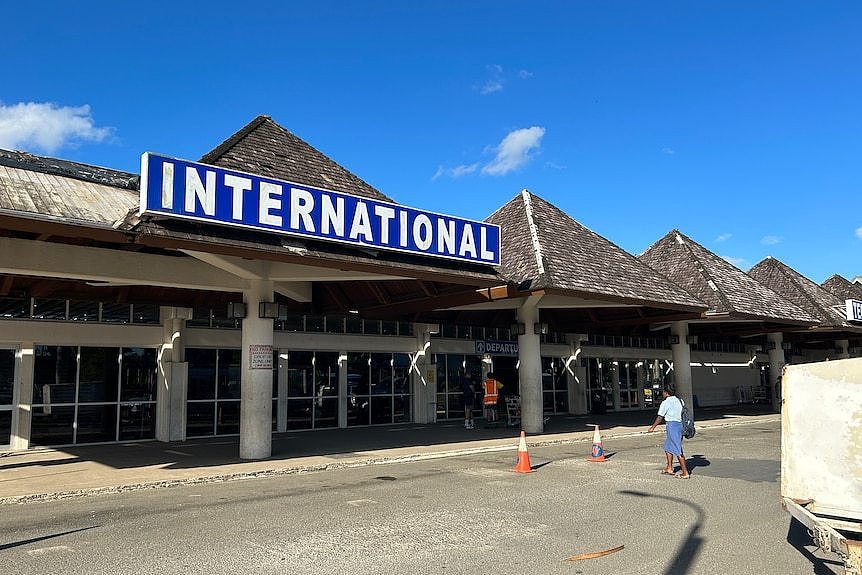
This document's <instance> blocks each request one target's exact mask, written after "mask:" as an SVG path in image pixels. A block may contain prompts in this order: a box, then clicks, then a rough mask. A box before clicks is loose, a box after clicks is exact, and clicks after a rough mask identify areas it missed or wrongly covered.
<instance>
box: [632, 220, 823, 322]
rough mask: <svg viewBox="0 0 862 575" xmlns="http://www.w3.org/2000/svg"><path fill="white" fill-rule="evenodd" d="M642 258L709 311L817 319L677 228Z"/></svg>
mask: <svg viewBox="0 0 862 575" xmlns="http://www.w3.org/2000/svg"><path fill="white" fill-rule="evenodd" d="M638 257H639V259H640V260H641V261H642V262H644V263H645V264H647V265H649V266H650V267H651V268H653V269H655V270H658V271H659V272H661V273H662V274H664V275H665V276H666V277H667V278H669V279H670V280H671V281H673V282H674V283H675V284H677V285H679V286H681V287H683V288H685V290H686V291H687V292H689V293H690V294H692V295H693V296H695V297H697V298H699V299H701V300H703V301H705V302H707V303H708V304H709V306H710V312H712V313H717V314H722V313H726V314H729V315H731V316H735V317H736V318H739V319H760V320H769V321H775V320H778V321H779V322H782V323H795V324H812V323H817V319H816V318H815V317H813V316H812V315H811V314H809V313H807V312H805V311H804V310H803V309H800V308H799V307H798V306H796V305H794V304H793V303H791V302H790V301H788V300H787V299H785V298H783V297H781V296H780V295H779V294H777V293H775V292H774V291H772V290H771V289H769V288H768V287H767V286H765V285H763V284H762V283H760V282H758V281H756V280H755V279H754V278H752V277H751V276H748V275H746V274H745V272H743V271H742V270H740V269H738V268H737V267H735V266H733V265H732V264H730V263H728V262H727V261H725V260H724V259H722V258H721V257H719V256H717V255H716V254H714V253H713V252H711V251H709V250H708V249H706V248H705V247H703V246H702V245H700V244H698V243H697V242H695V241H693V240H692V239H691V238H689V237H687V236H685V235H684V234H682V233H680V232H679V231H677V230H671V231H670V232H668V233H667V234H666V235H665V236H664V237H663V238H661V239H660V240H658V241H657V242H656V243H654V244H653V245H652V246H650V248H649V249H647V250H646V251H645V252H644V253H643V254H641V255H640V256H638Z"/></svg>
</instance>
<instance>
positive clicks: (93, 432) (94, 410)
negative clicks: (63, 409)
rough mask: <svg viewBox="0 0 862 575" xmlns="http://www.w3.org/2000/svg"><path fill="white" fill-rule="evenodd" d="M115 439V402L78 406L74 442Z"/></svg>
mask: <svg viewBox="0 0 862 575" xmlns="http://www.w3.org/2000/svg"><path fill="white" fill-rule="evenodd" d="M116 439H117V404H116V403H115V404H113V405H80V406H78V431H77V435H76V438H75V443H104V442H106V441H116Z"/></svg>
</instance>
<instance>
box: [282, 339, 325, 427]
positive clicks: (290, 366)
mask: <svg viewBox="0 0 862 575" xmlns="http://www.w3.org/2000/svg"><path fill="white" fill-rule="evenodd" d="M279 358H280V362H279V369H287V429H288V431H291V430H295V429H321V428H326V427H337V426H338V353H337V352H326V351H317V352H315V351H290V352H282V353H281V354H280V356H279Z"/></svg>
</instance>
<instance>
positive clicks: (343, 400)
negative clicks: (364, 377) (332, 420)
mask: <svg viewBox="0 0 862 575" xmlns="http://www.w3.org/2000/svg"><path fill="white" fill-rule="evenodd" d="M347 391H348V390H347V352H346V351H339V352H338V427H340V428H341V429H346V428H347V401H348V399H349V398H348V397H347Z"/></svg>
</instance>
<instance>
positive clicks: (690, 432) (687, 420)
mask: <svg viewBox="0 0 862 575" xmlns="http://www.w3.org/2000/svg"><path fill="white" fill-rule="evenodd" d="M679 402H680V403H681V404H682V417H681V419H682V436H683V437H685V438H686V439H691V438H692V437H694V434H695V433H696V431H695V429H694V418H692V416H691V414H690V413H689V412H688V408H687V407H686V406H685V402H684V401H683V400H681V399H680V400H679Z"/></svg>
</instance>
